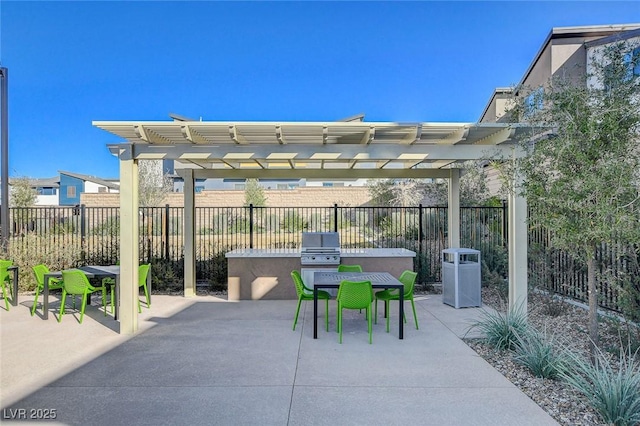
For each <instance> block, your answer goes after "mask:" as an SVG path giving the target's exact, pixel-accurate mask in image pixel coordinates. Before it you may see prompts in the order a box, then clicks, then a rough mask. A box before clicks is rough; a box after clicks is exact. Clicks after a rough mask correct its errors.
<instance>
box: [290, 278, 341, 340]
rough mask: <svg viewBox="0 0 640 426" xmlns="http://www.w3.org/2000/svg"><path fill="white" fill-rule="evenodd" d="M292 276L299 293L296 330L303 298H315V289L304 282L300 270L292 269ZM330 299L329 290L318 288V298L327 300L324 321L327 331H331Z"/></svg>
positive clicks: (294, 325)
mask: <svg viewBox="0 0 640 426" xmlns="http://www.w3.org/2000/svg"><path fill="white" fill-rule="evenodd" d="M291 278H293V283H294V284H295V285H296V293H297V294H298V306H297V307H296V316H295V318H294V319H293V330H294V331H295V329H296V324H297V323H298V314H299V313H300V305H301V304H302V301H303V300H313V289H310V288H309V287H307V286H306V285H305V284H304V281H302V276H301V275H300V272H299V271H297V270H293V271H291ZM329 299H331V295H330V294H329V292H327V291H324V290H318V300H324V301H325V312H324V322H325V327H326V329H327V331H329Z"/></svg>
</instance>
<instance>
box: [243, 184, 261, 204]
mask: <svg viewBox="0 0 640 426" xmlns="http://www.w3.org/2000/svg"><path fill="white" fill-rule="evenodd" d="M249 204H253V206H254V207H265V206H266V205H267V198H266V197H265V195H264V189H263V188H262V186H260V183H259V181H258V179H247V181H246V184H245V187H244V206H245V207H249Z"/></svg>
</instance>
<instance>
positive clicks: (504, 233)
mask: <svg viewBox="0 0 640 426" xmlns="http://www.w3.org/2000/svg"><path fill="white" fill-rule="evenodd" d="M507 209H508V207H507V201H506V200H502V246H503V247H506V246H507V243H508V241H507V235H508V229H509V223H508V222H507V220H508V219H507V218H508V217H509V216H508V215H507Z"/></svg>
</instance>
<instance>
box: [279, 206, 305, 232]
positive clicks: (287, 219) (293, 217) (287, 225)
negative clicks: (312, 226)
mask: <svg viewBox="0 0 640 426" xmlns="http://www.w3.org/2000/svg"><path fill="white" fill-rule="evenodd" d="M308 227H309V223H308V222H307V221H306V220H305V219H304V218H303V217H302V216H300V215H299V214H298V212H297V211H295V210H287V211H286V212H285V214H284V217H283V218H282V219H281V220H280V228H281V229H283V230H285V231H286V232H296V233H297V232H299V231H302V230H303V229H307V228H308Z"/></svg>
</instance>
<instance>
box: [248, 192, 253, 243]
mask: <svg viewBox="0 0 640 426" xmlns="http://www.w3.org/2000/svg"><path fill="white" fill-rule="evenodd" d="M249 248H250V249H252V248H253V203H249Z"/></svg>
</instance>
